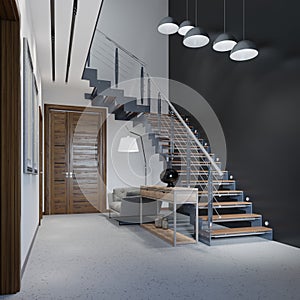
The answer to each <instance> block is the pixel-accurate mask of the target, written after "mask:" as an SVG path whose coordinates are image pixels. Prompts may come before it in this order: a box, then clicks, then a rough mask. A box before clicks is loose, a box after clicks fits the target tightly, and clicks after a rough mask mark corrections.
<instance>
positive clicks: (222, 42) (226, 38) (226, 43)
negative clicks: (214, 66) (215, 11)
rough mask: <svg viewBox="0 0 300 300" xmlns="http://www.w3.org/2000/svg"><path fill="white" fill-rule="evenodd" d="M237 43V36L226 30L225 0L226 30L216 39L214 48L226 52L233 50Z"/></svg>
mask: <svg viewBox="0 0 300 300" xmlns="http://www.w3.org/2000/svg"><path fill="white" fill-rule="evenodd" d="M236 44H237V41H236V39H235V37H234V36H233V35H232V34H230V33H227V32H226V0H224V32H223V33H221V34H220V35H219V36H218V37H217V38H216V39H215V41H214V43H213V49H214V50H215V51H218V52H226V51H230V50H232V48H233V47H234V46H235V45H236Z"/></svg>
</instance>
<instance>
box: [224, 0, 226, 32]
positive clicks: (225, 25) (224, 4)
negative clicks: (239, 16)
mask: <svg viewBox="0 0 300 300" xmlns="http://www.w3.org/2000/svg"><path fill="white" fill-rule="evenodd" d="M225 32H226V0H224V33H225Z"/></svg>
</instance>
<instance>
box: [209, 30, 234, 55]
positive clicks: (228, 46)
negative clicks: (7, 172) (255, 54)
mask: <svg viewBox="0 0 300 300" xmlns="http://www.w3.org/2000/svg"><path fill="white" fill-rule="evenodd" d="M236 44H237V42H236V39H235V37H234V36H233V35H232V34H230V33H222V34H220V35H219V36H218V37H217V38H216V40H215V41H214V44H213V49H214V50H215V51H218V52H227V51H231V50H232V48H233V47H234V46H235V45H236Z"/></svg>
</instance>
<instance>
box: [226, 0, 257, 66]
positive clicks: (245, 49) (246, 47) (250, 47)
mask: <svg viewBox="0 0 300 300" xmlns="http://www.w3.org/2000/svg"><path fill="white" fill-rule="evenodd" d="M257 55H258V49H257V48H256V46H255V44H254V43H253V42H252V41H248V40H245V0H243V40H242V41H240V42H238V43H237V44H236V45H235V46H234V48H233V49H232V50H231V52H230V58H231V59H232V60H234V61H247V60H250V59H253V58H255V57H256V56H257Z"/></svg>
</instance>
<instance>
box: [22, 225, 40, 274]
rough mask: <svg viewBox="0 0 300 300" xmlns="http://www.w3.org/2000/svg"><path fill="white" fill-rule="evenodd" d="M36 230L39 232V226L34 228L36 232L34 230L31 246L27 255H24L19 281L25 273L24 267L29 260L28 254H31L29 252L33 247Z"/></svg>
mask: <svg viewBox="0 0 300 300" xmlns="http://www.w3.org/2000/svg"><path fill="white" fill-rule="evenodd" d="M38 230H39V225H38V226H37V227H36V230H35V233H34V236H33V239H32V241H31V244H30V247H29V250H28V253H27V255H26V258H25V261H24V264H23V266H22V269H21V279H22V277H23V274H24V272H25V269H26V266H27V263H28V259H29V256H30V254H31V250H32V247H33V244H34V241H35V238H36V235H37V232H38Z"/></svg>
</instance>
